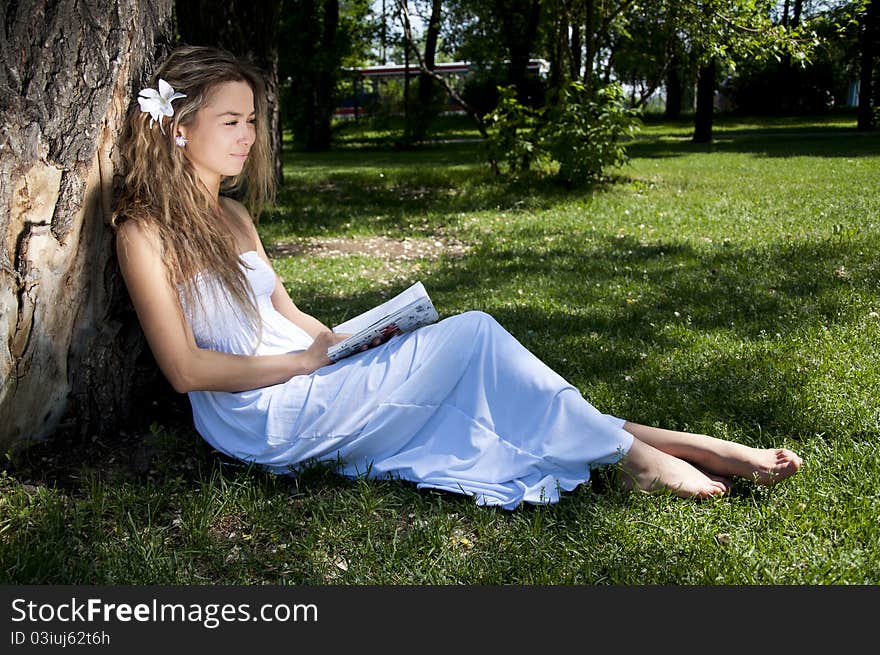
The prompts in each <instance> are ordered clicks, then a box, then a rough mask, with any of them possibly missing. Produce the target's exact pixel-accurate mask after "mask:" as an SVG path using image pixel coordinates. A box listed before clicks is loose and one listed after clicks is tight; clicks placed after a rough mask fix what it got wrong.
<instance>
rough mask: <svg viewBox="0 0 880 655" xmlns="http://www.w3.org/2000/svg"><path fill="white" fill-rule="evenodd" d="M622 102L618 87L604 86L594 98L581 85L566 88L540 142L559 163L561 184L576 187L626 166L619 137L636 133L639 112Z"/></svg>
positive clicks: (573, 83)
mask: <svg viewBox="0 0 880 655" xmlns="http://www.w3.org/2000/svg"><path fill="white" fill-rule="evenodd" d="M624 100H625V97H624V93H623V89H622V88H621V87H620V85H619V84H609V85H606V86H603V87H601V88H599V89H598V90H597V91H596V93H595V94H594V95H593V97H590V95H589V93H588V92H587V90H586V88H585V87H584V85H583V84H581V83H580V82H571V83H570V84H569V85H568V86H567V87H566V88H565V90H564V91H563V93H562V97H561V103H560V105H559V107H557V108H556V109H555V110H554V111H552V112H551V115H550V118H549V120H548V122H547V124H546V126H545V128H544V130H543V134H542V138H541V141H542V146H543V148H545V149H546V150H547V152H548V153H549V155H550V157H552V158H553V159H554V160H555V161H557V162H559V172H558V173H557V177H558V179H559V180H560V181H562V182H564V183H565V184H569V185H577V184H579V183H582V182H588V181H590V180H594V179H596V178H597V177H599V176H600V175H601V174H602V171H603V170H605V169H606V168H607V167H609V166H615V167H619V166H622V165H623V164H625V163H626V161H627V155H626V145H625V144H624V142H623V139H622V137H624V136H631V135H632V134H633V133H634V132H635V130H636V128H637V125H638V119H637V116H638V112H637V111H636V110H634V109H627V108H626V107H625V105H624Z"/></svg>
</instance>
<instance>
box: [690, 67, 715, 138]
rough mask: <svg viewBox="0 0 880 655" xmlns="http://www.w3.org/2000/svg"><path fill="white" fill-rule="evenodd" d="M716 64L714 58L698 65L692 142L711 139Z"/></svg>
mask: <svg viewBox="0 0 880 655" xmlns="http://www.w3.org/2000/svg"><path fill="white" fill-rule="evenodd" d="M717 68H718V65H717V63H716V61H715V60H714V59H712V60H711V61H710V62H708V63H706V64H703V65H702V66H700V72H699V74H698V76H697V111H696V115H695V116H694V138H693V141H694V143H710V142H711V141H712V117H713V115H714V111H715V106H714V105H715V74H716V69H717Z"/></svg>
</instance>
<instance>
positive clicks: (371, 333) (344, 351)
mask: <svg viewBox="0 0 880 655" xmlns="http://www.w3.org/2000/svg"><path fill="white" fill-rule="evenodd" d="M416 287H418V288H416ZM414 288H416V291H418V290H419V288H420V289H421V292H422V294H417V295H415V298H414V299H413V300H411V301H410V302H409V303H407V304H404V305H402V306H398V305H399V302H400V300H399V299H400V297H401V296H403V294H401V295H400V296H396V297H395V298H393V299H392V301H390V302H389V303H385V304H383V305H380V306H379V307H378V308H375V309H379V308H384V309H383V311H382V312H375V313H374V311H373V310H370V311H369V312H365V313H364V314H361V315H360V316H357V317H356V318H355V319H352V320H351V321H347V322H346V323H342V324H340V325H337V326H336V327H335V328H333V331H334V332H345V331H346V330H344V329H341V328H344V327H346V326H349V325H357V324H362V325H363V324H364V323H365V321H363V320H362V319H363V317H364V316H368V315H370V316H378V317H379V318H378V320H376V321H374V322H373V323H372V324H366V326H365V327H363V328H362V329H360V330H359V331H357V332H356V333H354V334H352V335H351V336H350V337H348V338H347V339H345V340H344V341H340V342H339V343H337V344H336V345H334V346H331V347H330V348H329V349H328V350H327V356H328V357H329V358H330V359H331V360H333V361H334V362H335V361H337V360H340V359H342V358H344V357H348V356H349V355H353V354H355V353H357V352H360V351H361V348H362V347H363V346H365V345H369V344H370V343H371V342H372V341H373V340H374V339H377V338H381V337H382V336H383V335H384V333H385V330H386V329H387V328H388V327H389V326H390V325H395V326H397V329H398V330H399V331H400V332H410V331H411V330H415V329H416V328H419V327H421V326H423V325H428V324H430V323H433V322H435V321H436V320H437V319H438V318H439V316H438V314H437V310H436V309H434V305H433V303H432V302H431V299H430V298H428V296H427V294H426V293H424V287H423V286H422V285H421V282H419V283H417V285H413V287H410V289H408V290H407V291H406V292H404V293H408V292H409V291H410V290H412V289H414ZM392 306H394V307H396V309H395V308H392V309H391V310H390V313H389V310H388V308H389V307H392ZM356 321H357V322H358V323H356Z"/></svg>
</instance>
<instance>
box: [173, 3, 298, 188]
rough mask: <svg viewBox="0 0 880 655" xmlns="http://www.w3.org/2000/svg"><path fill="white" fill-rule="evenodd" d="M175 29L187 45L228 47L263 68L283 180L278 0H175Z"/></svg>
mask: <svg viewBox="0 0 880 655" xmlns="http://www.w3.org/2000/svg"><path fill="white" fill-rule="evenodd" d="M174 9H175V14H176V17H177V30H178V33H179V34H180V38H181V39H182V40H183V41H184V42H186V43H188V44H190V45H205V46H216V47H220V48H223V49H224V50H228V51H229V52H231V53H232V54H234V55H235V56H236V57H240V58H242V59H244V60H246V61H248V62H250V63H251V64H253V65H254V66H256V67H257V68H259V69H260V70H261V71H262V72H263V78H264V82H265V84H266V95H267V98H268V102H269V146H270V147H271V149H272V152H273V153H275V178H276V180H277V182H278V184H279V185H280V184H281V182H282V180H283V172H282V171H283V169H282V152H281V150H282V149H281V112H280V105H279V101H278V97H279V96H278V94H279V88H278V26H279V23H280V19H281V0H257V1H255V0H230V1H229V2H215V1H214V0H176V1H175V3H174Z"/></svg>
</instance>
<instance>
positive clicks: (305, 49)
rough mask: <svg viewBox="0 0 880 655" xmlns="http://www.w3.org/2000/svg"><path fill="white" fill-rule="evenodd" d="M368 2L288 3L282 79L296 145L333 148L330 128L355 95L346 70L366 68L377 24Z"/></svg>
mask: <svg viewBox="0 0 880 655" xmlns="http://www.w3.org/2000/svg"><path fill="white" fill-rule="evenodd" d="M369 15H370V6H369V2H368V0H341V1H340V0H318V1H313V0H284V2H283V6H282V21H281V26H280V42H281V44H282V45H281V47H280V48H279V56H278V75H279V78H280V79H281V80H282V88H281V106H282V110H283V119H284V121H285V124H286V127H288V128H289V129H291V130H292V132H293V135H294V141H295V142H296V143H298V144H300V145H305V146H306V147H308V148H310V149H316V150H317V149H325V148H327V147H329V145H330V122H331V119H332V116H333V110H334V108H335V104H336V102H335V101H336V99H337V97H338V95H339V94H340V93H350V92H351V81H350V79H344V78H342V76H341V74H340V72H341V69H342V67H343V66H346V65H348V66H352V65H357V64H360V63H363V62H364V61H365V58H366V56H367V51H368V49H369V44H370V42H371V40H372V34H373V31H374V30H375V24H374V22H373V21H371V20H369V18H368V16H369Z"/></svg>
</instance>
